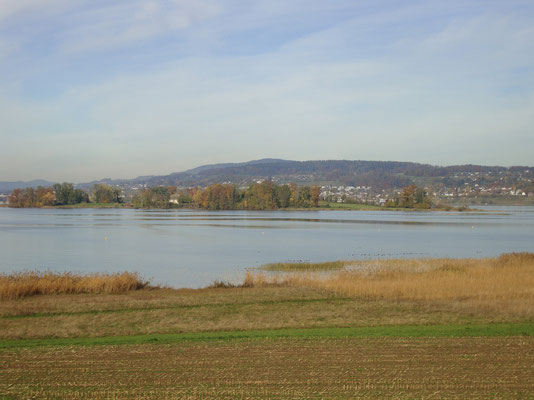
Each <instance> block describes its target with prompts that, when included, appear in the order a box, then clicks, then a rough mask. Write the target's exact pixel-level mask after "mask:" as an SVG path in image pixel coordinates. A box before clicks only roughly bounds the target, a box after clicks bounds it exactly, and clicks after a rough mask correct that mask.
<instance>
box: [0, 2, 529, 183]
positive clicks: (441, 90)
mask: <svg viewBox="0 0 534 400" xmlns="http://www.w3.org/2000/svg"><path fill="white" fill-rule="evenodd" d="M267 157H268V158H283V159H292V160H324V159H349V160H397V161H415V162H422V163H429V164H434V165H452V164H467V163H473V164H483V165H505V166H510V165H529V166H533V165H534V1H532V0H502V1H499V0H447V1H445V0H421V1H415V0H403V1H398V0H395V1H389V0H329V1H324V0H291V1H288V0H248V1H242V0H239V1H238V0H118V1H113V2H110V1H107V0H17V1H14V0H0V180H8V181H13V180H30V179H38V178H43V179H49V180H54V181H71V182H86V181H91V180H93V179H101V178H106V177H110V178H132V177H136V176H139V175H164V174H168V173H171V172H176V171H183V170H186V169H189V168H193V167H196V166H199V165H204V164H211V163H218V162H241V161H249V160H254V159H260V158H267Z"/></svg>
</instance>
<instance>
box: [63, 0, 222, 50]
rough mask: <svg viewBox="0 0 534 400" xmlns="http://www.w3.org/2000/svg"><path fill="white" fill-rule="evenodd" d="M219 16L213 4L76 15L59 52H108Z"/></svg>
mask: <svg viewBox="0 0 534 400" xmlns="http://www.w3.org/2000/svg"><path fill="white" fill-rule="evenodd" d="M218 12H219V6H218V5H217V4H216V3H215V1H213V0H199V1H192V0H174V1H172V2H163V1H155V0H150V1H148V0H136V1H129V2H123V3H119V4H112V5H108V6H106V7H99V8H95V9H89V10H88V11H85V12H82V13H76V15H73V16H72V20H71V21H70V24H69V25H70V28H69V30H68V34H66V35H64V36H65V38H64V39H65V40H64V42H63V44H62V48H63V49H64V50H65V51H68V52H83V51H90V50H109V49H113V48H116V47H119V46H124V45H130V44H133V43H136V42H139V41H142V40H146V39H151V38H153V37H157V36H159V35H163V34H166V33H171V32H173V31H178V30H183V29H186V28H188V27H190V26H192V25H193V24H195V23H197V22H200V21H203V20H205V19H208V18H211V17H213V16H215V15H217V13H218Z"/></svg>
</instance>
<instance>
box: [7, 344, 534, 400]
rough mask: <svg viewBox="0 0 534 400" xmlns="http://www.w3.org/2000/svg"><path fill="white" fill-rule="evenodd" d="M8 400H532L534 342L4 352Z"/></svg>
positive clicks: (177, 346) (185, 346)
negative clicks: (37, 399) (10, 399)
mask: <svg viewBox="0 0 534 400" xmlns="http://www.w3.org/2000/svg"><path fill="white" fill-rule="evenodd" d="M0 398H8V399H9V398H70V399H94V398H107V399H116V398H121V399H126V398H131V399H133V398H135V399H173V398H180V399H236V398H238V399H241V398H242V399H323V398H324V399H336V398H351V399H357V398H428V399H430V398H432V399H434V398H447V399H450V398H461V399H466V398H469V399H492V398H514V399H517V398H534V338H531V337H521V336H516V337H478V338H363V339H276V340H266V339H261V340H248V341H243V340H230V341H213V342H204V343H179V344H158V345H152V344H146V345H120V346H112V345H108V346H71V347H42V348H34V349H13V350H6V349H4V350H2V351H0Z"/></svg>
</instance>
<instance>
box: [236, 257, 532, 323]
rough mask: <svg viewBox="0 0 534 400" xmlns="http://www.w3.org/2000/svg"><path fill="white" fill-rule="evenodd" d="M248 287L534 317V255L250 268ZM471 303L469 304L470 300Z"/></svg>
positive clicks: (246, 279) (246, 278) (246, 280)
mask: <svg viewBox="0 0 534 400" xmlns="http://www.w3.org/2000/svg"><path fill="white" fill-rule="evenodd" d="M244 283H245V284H246V285H247V286H253V287H258V286H259V287H261V286H269V285H275V286H276V285H288V286H300V287H310V288H318V289H327V290H330V291H333V292H335V293H338V294H341V295H344V296H354V297H358V298H363V299H384V300H417V301H421V300H422V301H437V302H455V303H457V304H458V306H459V307H462V306H463V305H462V303H466V302H467V303H468V304H469V305H470V306H471V305H474V304H476V305H477V307H479V308H485V309H487V310H488V311H489V310H498V311H501V312H503V313H512V314H514V315H522V316H528V317H532V316H534V254H533V253H510V254H503V255H501V256H500V257H497V258H482V259H450V258H443V259H409V260H404V259H392V260H374V261H361V262H354V263H352V265H351V266H350V267H348V268H346V269H344V270H342V271H338V272H332V273H329V274H325V273H324V272H323V273H312V272H301V273H298V272H297V273H288V274H277V275H268V274H265V273H252V272H249V273H248V274H247V276H246V277H245V282H244ZM464 305H465V304H464Z"/></svg>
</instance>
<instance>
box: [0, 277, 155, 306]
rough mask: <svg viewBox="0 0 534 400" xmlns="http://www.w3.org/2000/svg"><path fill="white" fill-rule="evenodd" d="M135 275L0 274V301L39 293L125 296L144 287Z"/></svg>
mask: <svg viewBox="0 0 534 400" xmlns="http://www.w3.org/2000/svg"><path fill="white" fill-rule="evenodd" d="M147 285H148V282H146V281H144V280H142V279H141V278H140V276H139V275H138V274H137V273H131V272H122V273H116V274H86V275H81V274H74V273H71V272H64V273H58V272H52V271H45V272H39V271H24V272H16V273H12V274H0V299H2V300H6V299H16V298H21V297H27V296H34V295H40V294H41V295H42V294H64V293H115V294H116V293H125V292H128V291H131V290H138V289H142V288H144V287H147Z"/></svg>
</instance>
